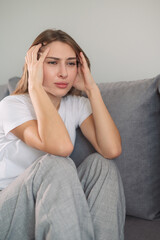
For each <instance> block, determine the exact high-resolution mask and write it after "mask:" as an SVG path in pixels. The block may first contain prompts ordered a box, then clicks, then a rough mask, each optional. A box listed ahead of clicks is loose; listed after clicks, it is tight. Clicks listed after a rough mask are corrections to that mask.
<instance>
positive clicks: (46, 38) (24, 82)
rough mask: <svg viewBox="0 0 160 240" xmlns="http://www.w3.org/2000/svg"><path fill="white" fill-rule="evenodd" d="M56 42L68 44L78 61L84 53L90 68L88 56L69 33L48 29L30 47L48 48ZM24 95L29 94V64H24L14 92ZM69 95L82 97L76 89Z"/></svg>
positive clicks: (72, 89)
mask: <svg viewBox="0 0 160 240" xmlns="http://www.w3.org/2000/svg"><path fill="white" fill-rule="evenodd" d="M55 41H59V42H63V43H66V44H68V45H69V46H70V47H71V48H72V49H73V50H74V52H75V53H76V57H77V59H79V54H80V52H83V54H84V56H85V58H86V61H87V64H88V67H89V68H90V61H89V59H88V57H87V56H86V54H85V53H84V51H83V50H82V49H81V48H80V46H79V45H78V44H77V43H76V41H75V40H74V39H73V38H72V37H71V36H70V35H68V34H67V33H65V32H63V31H61V30H53V29H47V30H45V31H43V32H42V33H40V34H39V35H38V36H37V38H36V39H35V40H34V42H33V43H32V45H31V46H30V48H31V47H33V46H35V45H37V44H39V43H41V44H42V47H43V46H46V45H47V44H49V43H51V42H55ZM24 93H28V69H27V64H26V63H25V64H24V67H23V74H22V77H21V79H20V80H19V82H18V84H17V87H16V89H15V91H14V92H13V94H24ZM68 94H72V95H81V91H79V90H76V89H75V88H73V87H72V88H71V90H70V91H69V92H68Z"/></svg>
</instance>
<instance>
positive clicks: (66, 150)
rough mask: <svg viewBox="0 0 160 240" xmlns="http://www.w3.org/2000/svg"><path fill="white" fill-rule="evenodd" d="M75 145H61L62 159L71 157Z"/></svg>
mask: <svg viewBox="0 0 160 240" xmlns="http://www.w3.org/2000/svg"><path fill="white" fill-rule="evenodd" d="M73 148H74V147H73V144H72V143H68V144H65V145H61V146H59V150H58V151H59V154H58V155H59V156H61V157H67V156H69V155H71V153H72V152H73Z"/></svg>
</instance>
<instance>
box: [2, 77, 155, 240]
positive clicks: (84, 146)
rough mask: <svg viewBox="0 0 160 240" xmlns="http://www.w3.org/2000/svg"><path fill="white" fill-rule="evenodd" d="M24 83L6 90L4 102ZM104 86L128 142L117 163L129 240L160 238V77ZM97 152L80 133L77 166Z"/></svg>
mask: <svg viewBox="0 0 160 240" xmlns="http://www.w3.org/2000/svg"><path fill="white" fill-rule="evenodd" d="M18 80H19V78H17V77H14V78H11V79H9V81H8V83H7V84H4V85H1V86H0V100H1V99H2V98H4V97H5V96H7V95H9V94H10V93H11V92H12V91H13V90H14V88H15V86H16V84H17V82H18ZM98 85H99V88H100V90H101V94H102V97H103V100H104V102H105V104H106V106H107V108H108V110H109V112H110V113H111V115H112V118H113V119H114V121H115V123H116V125H117V127H118V129H119V131H120V134H121V138H122V154H121V156H119V157H118V158H116V159H114V160H112V161H115V163H116V164H117V166H118V168H119V171H120V174H121V177H122V181H123V184H124V191H125V196H126V212H127V215H126V224H125V240H160V94H159V93H160V75H158V76H157V77H154V78H152V79H144V80H136V81H128V82H122V81H120V82H114V83H100V84H98ZM94 151H95V150H94V149H93V147H92V146H91V145H90V144H89V142H88V141H87V140H86V139H85V138H84V137H83V135H82V133H81V131H80V129H77V138H76V144H75V149H74V151H73V153H72V155H71V157H72V159H73V160H74V161H75V164H76V165H77V166H78V165H79V164H80V162H81V161H83V159H84V158H85V157H86V156H87V155H88V154H90V153H92V152H94ZM104 240H105V239H104Z"/></svg>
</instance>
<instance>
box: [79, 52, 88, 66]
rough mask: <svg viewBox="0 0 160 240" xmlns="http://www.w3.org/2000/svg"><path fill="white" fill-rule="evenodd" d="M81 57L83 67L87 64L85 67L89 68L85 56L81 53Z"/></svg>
mask: <svg viewBox="0 0 160 240" xmlns="http://www.w3.org/2000/svg"><path fill="white" fill-rule="evenodd" d="M80 57H81V61H82V65H83V64H85V65H87V66H88V64H87V61H86V58H85V56H84V54H83V53H82V52H80Z"/></svg>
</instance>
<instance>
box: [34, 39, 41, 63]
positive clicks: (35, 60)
mask: <svg viewBox="0 0 160 240" xmlns="http://www.w3.org/2000/svg"><path fill="white" fill-rule="evenodd" d="M41 47H42V44H41V43H40V44H37V45H36V46H35V48H34V49H33V51H32V61H33V62H37V57H38V52H39V50H40V48H41Z"/></svg>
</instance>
